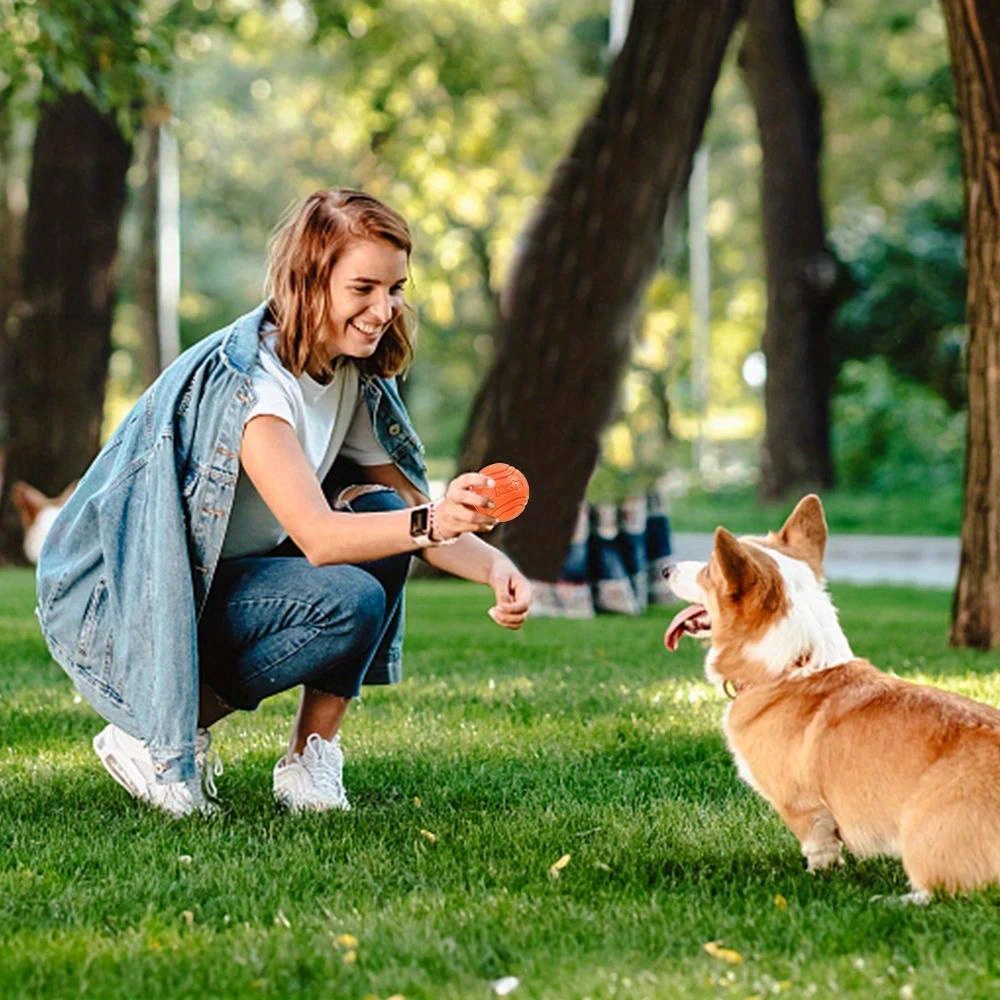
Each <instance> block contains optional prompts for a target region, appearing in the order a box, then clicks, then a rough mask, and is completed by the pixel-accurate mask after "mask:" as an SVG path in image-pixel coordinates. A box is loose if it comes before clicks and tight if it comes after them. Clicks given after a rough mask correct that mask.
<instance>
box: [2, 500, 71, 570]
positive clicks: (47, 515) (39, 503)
mask: <svg viewBox="0 0 1000 1000" xmlns="http://www.w3.org/2000/svg"><path fill="white" fill-rule="evenodd" d="M75 487H76V483H75V482H72V483H70V484H69V486H67V487H66V489H64V490H63V491H62V493H60V494H59V496H57V497H47V496H46V495H45V494H44V493H43V492H42V491H41V490H39V489H36V488H35V487H34V486H31V485H29V484H28V483H25V482H22V481H18V482H16V483H11V486H10V502H11V503H12V504H13V505H14V509H15V510H16V511H17V513H18V516H19V517H20V519H21V527H22V528H23V529H24V555H25V558H26V559H27V560H28V562H30V563H31V564H32V565H34V564H35V563H37V562H38V553H39V552H41V550H42V542H44V541H45V536H46V535H47V534H48V533H49V528H51V527H52V522H53V521H54V520H55V519H56V514H58V513H59V511H60V510H61V509H62V506H63V504H65V503H66V501H67V500H68V499H69V495H70V493H72V492H73V490H74V489H75Z"/></svg>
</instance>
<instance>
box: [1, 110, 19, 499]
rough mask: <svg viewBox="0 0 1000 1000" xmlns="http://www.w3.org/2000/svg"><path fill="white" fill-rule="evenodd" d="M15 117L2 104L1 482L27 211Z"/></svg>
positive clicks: (11, 111)
mask: <svg viewBox="0 0 1000 1000" xmlns="http://www.w3.org/2000/svg"><path fill="white" fill-rule="evenodd" d="M16 160H17V155H16V149H15V137H14V114H13V110H12V108H11V102H10V101H9V100H8V101H4V102H2V104H0V481H2V475H3V453H4V450H5V448H6V443H7V437H8V424H7V387H8V386H9V385H10V381H11V371H10V364H9V354H10V349H9V343H10V340H9V333H8V331H9V330H10V329H11V326H12V325H13V323H14V322H16V316H15V315H14V311H13V307H14V304H15V303H16V302H17V300H18V298H19V297H20V284H21V266H20V264H21V239H22V233H23V229H24V211H23V208H22V207H21V206H20V205H18V204H16V202H14V201H12V198H11V192H12V191H13V190H14V189H15V188H16V186H17V184H18V182H19V181H20V180H21V178H20V177H18V169H17V165H16V162H15V161H16Z"/></svg>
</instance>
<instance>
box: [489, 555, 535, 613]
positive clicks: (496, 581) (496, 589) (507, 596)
mask: <svg viewBox="0 0 1000 1000" xmlns="http://www.w3.org/2000/svg"><path fill="white" fill-rule="evenodd" d="M490 586H491V587H492V588H493V593H494V595H495V596H496V600H497V602H496V604H494V605H493V607H492V608H490V610H489V611H488V612H487V614H488V615H489V616H490V618H492V619H493V621H495V622H496V623H497V625H502V626H503V627H504V628H509V629H519V628H520V627H521V626H522V625H523V624H524V619H525V618H527V617H528V608H529V607H531V584H530V583H528V580H527V577H525V576H524V574H523V573H521V571H520V570H518V568H517V567H516V566H515V565H514V564H513V563H512V562H510V561H509V560H508V559H500V560H498V561H497V562H496V563H495V564H494V566H493V569H492V570H490Z"/></svg>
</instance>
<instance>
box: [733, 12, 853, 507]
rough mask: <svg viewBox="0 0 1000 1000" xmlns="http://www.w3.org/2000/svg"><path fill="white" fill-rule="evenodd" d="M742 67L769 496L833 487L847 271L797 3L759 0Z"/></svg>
mask: <svg viewBox="0 0 1000 1000" xmlns="http://www.w3.org/2000/svg"><path fill="white" fill-rule="evenodd" d="M740 66H741V68H742V70H743V75H744V79H745V80H746V84H747V88H748V89H749V91H750V96H751V99H752V101H753V105H754V109H755V111H756V114H757V127H758V129H759V132H760V141H761V150H762V162H763V167H762V180H761V201H762V208H763V223H764V250H765V258H766V272H767V318H766V325H765V330H764V343H763V349H764V356H765V358H766V359H767V381H766V383H765V387H764V412H765V431H764V444H763V449H762V454H761V486H760V490H761V495H762V496H763V497H764V498H765V499H768V500H773V499H783V498H785V497H788V496H791V495H795V496H798V495H801V494H802V493H808V492H810V491H813V490H820V489H829V488H830V487H832V486H833V461H832V457H831V451H830V415H829V408H830V384H831V378H830V371H829V357H828V355H829V327H830V320H831V317H832V312H833V307H834V305H835V298H834V292H835V289H836V285H837V274H838V266H837V261H836V258H835V257H834V255H833V253H832V252H831V251H830V248H829V247H828V246H827V242H826V227H825V222H824V213H823V205H822V200H821V197H820V179H819V158H820V149H821V145H822V122H821V112H820V101H819V95H818V93H817V91H816V87H815V84H814V83H813V79H812V75H811V73H810V69H809V59H808V55H807V53H806V47H805V44H804V42H803V39H802V35H801V33H800V31H799V25H798V22H797V21H796V18H795V4H794V0H750V2H749V3H748V5H747V17H746V38H745V40H744V43H743V49H742V51H741V53H740Z"/></svg>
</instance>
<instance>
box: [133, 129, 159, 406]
mask: <svg viewBox="0 0 1000 1000" xmlns="http://www.w3.org/2000/svg"><path fill="white" fill-rule="evenodd" d="M160 128H161V120H160V117H159V116H154V115H153V114H151V113H148V112H147V115H146V120H145V123H144V125H143V129H142V132H143V135H142V139H143V142H142V146H141V148H142V156H141V159H142V164H143V167H144V168H145V169H144V174H145V179H144V180H143V182H142V186H141V187H140V189H139V192H138V202H139V245H138V248H137V250H136V255H135V307H136V318H137V321H138V324H137V325H138V327H139V351H138V357H137V360H138V368H139V378H140V380H141V382H142V385H143V387H145V386H147V385H150V384H151V383H152V382H153V381H154V380H155V379H156V377H157V375H159V374H160V371H161V370H162V368H163V365H162V364H161V358H160V315H159V304H160V280H159V273H158V272H159V260H160V255H159V253H158V250H159V248H158V245H157V239H158V226H159V216H160V199H159V185H160Z"/></svg>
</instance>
